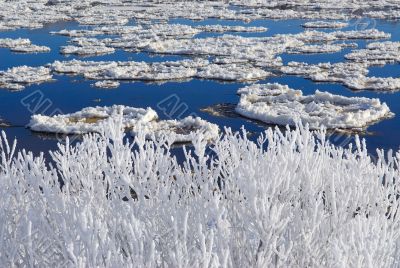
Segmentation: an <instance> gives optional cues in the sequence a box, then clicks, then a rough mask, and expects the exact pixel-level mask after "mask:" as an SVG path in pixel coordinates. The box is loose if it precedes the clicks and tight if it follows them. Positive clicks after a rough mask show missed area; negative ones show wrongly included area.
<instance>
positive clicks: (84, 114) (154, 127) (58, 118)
mask: <svg viewBox="0 0 400 268" xmlns="http://www.w3.org/2000/svg"><path fill="white" fill-rule="evenodd" d="M120 114H122V120H123V121H122V124H123V127H124V128H125V129H127V130H129V131H130V132H131V133H132V135H136V134H137V133H138V132H140V133H145V135H146V136H147V137H148V138H152V137H154V138H156V139H158V138H160V137H161V136H163V135H165V136H167V137H168V139H170V140H173V141H174V142H190V141H192V140H193V138H195V137H196V135H198V134H199V133H201V134H202V135H204V137H206V138H207V140H214V139H216V138H218V135H219V128H218V126H217V125H215V124H212V123H209V122H207V121H205V120H202V119H200V118H194V117H186V118H184V119H182V120H158V115H157V113H156V112H155V111H154V110H153V109H151V108H147V109H142V108H133V107H128V106H123V105H114V106H111V107H87V108H84V109H82V110H81V111H79V112H76V113H71V114H60V115H54V116H45V115H33V116H32V117H31V121H30V123H29V125H28V127H29V128H30V129H31V130H32V131H36V132H48V133H57V134H85V133H90V132H102V131H103V128H104V124H106V123H107V122H109V120H114V119H115V118H116V117H118V116H119V115H120Z"/></svg>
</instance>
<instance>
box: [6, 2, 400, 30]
mask: <svg viewBox="0 0 400 268" xmlns="http://www.w3.org/2000/svg"><path fill="white" fill-rule="evenodd" d="M1 4H2V8H1V10H0V30H11V29H18V28H41V27H43V26H44V25H45V24H48V23H53V22H57V21H65V20H73V21H77V22H78V23H80V24H82V25H95V26H99V25H102V26H106V27H108V26H112V27H114V26H115V25H117V26H122V25H125V24H127V23H128V22H129V21H130V20H135V21H136V22H137V23H138V24H142V25H145V24H149V22H153V21H157V22H158V23H160V24H166V22H167V21H168V20H170V19H173V18H183V19H192V20H205V19H226V20H242V21H245V22H249V21H252V20H261V19H314V20H325V22H313V24H310V25H309V26H310V27H317V26H320V27H321V25H322V26H329V27H333V25H335V26H338V25H339V23H338V22H331V23H329V24H328V23H327V22H326V20H349V19H352V18H365V17H370V18H380V19H399V18H400V3H399V2H398V1H391V0H382V1H374V0H365V1H362V0H354V1H350V2H348V1H333V2H332V1H327V0H324V1H315V2H312V1H306V2H305V1H304V0H294V1H289V0H284V1H274V2H269V1H247V0H240V1H229V3H228V2H225V1H202V2H198V1H184V2H176V1H159V2H155V1H152V2H149V1H133V2H132V1H120V0H110V1H96V2H93V1H78V0H71V1H54V0H53V1H47V0H38V1H28V0H18V1H2V3H1ZM233 5H234V8H232V7H233ZM282 7H285V8H282ZM288 7H290V8H288Z"/></svg>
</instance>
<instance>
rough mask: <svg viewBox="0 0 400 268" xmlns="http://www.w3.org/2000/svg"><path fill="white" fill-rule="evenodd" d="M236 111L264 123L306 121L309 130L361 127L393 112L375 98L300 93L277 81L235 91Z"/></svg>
mask: <svg viewBox="0 0 400 268" xmlns="http://www.w3.org/2000/svg"><path fill="white" fill-rule="evenodd" d="M238 93H239V94H241V97H240V102H239V104H238V105H237V107H236V109H235V110H236V112H237V113H238V114H240V115H242V116H245V117H248V118H251V119H256V120H259V121H262V122H265V123H268V124H278V125H291V126H293V125H295V124H296V121H301V122H302V123H303V124H309V126H310V128H312V129H319V128H321V127H322V126H325V127H326V128H328V129H363V128H366V127H367V126H368V125H370V124H372V123H374V122H376V121H378V120H382V119H384V118H387V117H390V116H392V115H393V114H392V113H391V112H390V110H389V108H388V107H387V105H386V104H385V103H381V102H380V101H379V99H368V98H348V97H343V96H339V95H333V94H330V93H327V92H320V91H318V90H317V91H316V92H315V94H314V95H309V96H303V94H302V92H301V91H300V90H294V89H291V88H289V87H288V86H285V85H280V84H263V85H260V84H256V85H252V86H249V87H246V88H243V89H240V90H239V91H238Z"/></svg>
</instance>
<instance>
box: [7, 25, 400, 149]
mask: <svg viewBox="0 0 400 268" xmlns="http://www.w3.org/2000/svg"><path fill="white" fill-rule="evenodd" d="M171 22H173V23H181V24H188V25H206V24H223V25H245V26H264V27H267V28H268V29H269V30H268V31H267V32H265V33H242V34H241V35H244V36H255V37H259V36H272V35H274V34H279V33H298V32H301V31H303V30H304V29H303V28H302V27H301V24H302V23H304V22H305V21H302V20H287V21H274V20H261V21H260V20H258V21H253V22H251V23H244V22H241V21H225V20H206V21H195V22H194V21H190V20H185V19H174V20H172V21H171ZM132 24H133V23H132ZM352 27H353V28H352ZM77 28H80V26H78V25H77V24H76V23H73V22H62V23H56V24H51V25H47V26H46V27H45V28H43V29H37V30H17V31H10V32H0V38H6V37H10V38H17V37H21V38H29V39H30V40H31V41H32V43H34V44H37V45H46V46H49V47H50V48H51V49H52V51H51V52H50V53H39V54H18V53H11V52H10V50H9V49H0V70H4V69H7V68H9V67H13V66H20V65H29V66H41V65H45V64H47V63H51V62H53V61H55V60H70V59H74V58H77V59H82V58H80V57H77V56H63V55H61V54H59V48H60V46H62V45H65V44H66V43H67V42H68V40H69V38H68V37H64V36H58V35H51V34H49V32H50V31H59V30H62V29H77ZM376 28H377V29H379V30H383V31H385V32H389V33H391V34H392V40H394V41H399V40H400V34H399V33H400V22H386V21H377V24H376ZM353 29H354V26H350V27H349V28H348V29H344V30H353ZM326 31H331V30H326ZM232 34H238V33H232ZM216 35H219V34H216V33H202V34H199V35H198V36H196V38H200V37H207V36H216ZM354 42H357V43H358V45H359V47H360V48H363V47H365V45H366V44H367V43H368V41H354ZM350 51H351V49H345V50H343V51H342V52H340V53H332V54H312V55H310V54H306V55H304V54H303V55H290V54H284V55H281V57H282V59H283V61H284V62H285V63H287V62H289V61H304V62H308V63H319V62H328V61H329V62H340V61H343V60H344V55H345V54H346V53H348V52H350ZM184 58H186V57H184V56H163V55H154V54H147V53H131V52H125V51H123V50H117V51H116V53H114V54H110V55H104V56H95V57H85V58H83V59H84V60H94V61H101V60H121V61H126V60H134V61H167V60H180V59H184ZM370 75H371V76H381V77H388V76H393V77H400V65H399V64H394V65H387V66H384V67H372V68H370ZM54 78H55V79H56V81H54V82H49V83H43V84H40V85H31V86H28V87H27V88H26V89H25V90H22V91H17V92H13V91H8V90H4V89H0V104H1V105H0V117H1V118H3V119H5V120H6V121H7V122H9V123H10V124H11V127H8V128H4V130H5V131H6V133H7V135H8V136H9V137H10V138H14V137H15V138H17V139H18V144H19V145H18V147H19V148H26V149H29V150H32V151H33V152H35V153H39V152H40V151H48V150H49V149H55V148H56V143H57V140H56V139H55V138H54V137H53V136H51V135H50V136H47V135H39V134H36V133H32V132H31V131H30V130H29V129H27V128H26V127H25V126H26V124H27V123H28V122H29V119H30V116H31V114H32V113H31V111H29V109H27V107H26V105H24V104H23V103H22V102H21V100H24V98H25V99H26V97H27V96H30V94H32V93H35V92H36V91H38V90H39V91H40V92H42V96H41V98H42V101H44V103H45V104H46V105H43V107H39V108H38V109H36V112H37V113H43V114H52V113H54V112H55V111H58V112H62V113H69V112H75V111H77V110H80V109H82V108H84V107H87V106H96V105H100V106H105V105H112V104H124V105H129V106H134V107H148V106H150V107H152V108H153V109H155V110H156V111H157V112H158V113H159V115H160V117H161V118H168V117H170V116H172V117H174V118H177V117H182V116H187V115H190V114H195V115H198V116H200V117H202V118H204V119H206V120H208V121H210V122H213V123H216V124H218V125H220V126H228V127H231V128H233V129H234V130H239V129H240V128H241V126H243V125H244V126H245V127H246V129H247V130H248V131H249V132H252V133H255V134H257V133H260V132H262V131H263V130H264V129H265V127H266V126H265V125H262V124H259V123H256V122H253V121H251V120H247V119H245V118H241V117H216V116H212V115H210V114H208V113H204V112H202V111H201V109H202V108H205V107H207V106H211V105H215V104H219V103H230V104H236V103H237V102H238V100H239V97H238V96H237V95H236V91H237V89H238V88H240V87H242V86H244V85H245V84H243V83H220V82H216V81H204V80H190V81H186V82H168V83H164V84H154V83H153V84H152V83H142V82H123V83H121V86H120V87H119V88H118V89H113V90H104V89H98V88H94V87H92V86H91V83H93V81H88V80H85V79H83V78H82V77H77V76H66V75H60V76H55V77H54ZM264 82H279V83H284V84H287V85H289V86H290V87H292V88H296V89H301V90H303V92H304V94H312V93H314V91H315V90H316V89H320V90H323V91H329V92H331V93H334V94H341V95H345V96H365V97H373V98H379V99H381V100H382V101H384V102H386V103H387V104H388V105H389V107H390V108H391V110H392V111H393V112H394V113H396V114H398V115H399V116H400V92H399V93H379V92H372V91H357V92H354V91H351V90H349V89H347V88H346V87H344V86H342V85H339V84H331V83H314V82H312V81H310V80H307V79H304V78H301V77H296V76H281V77H273V78H268V79H266V80H264V81H260V83H264ZM165 99H168V100H169V101H170V102H172V103H175V104H176V105H177V107H179V108H178V110H177V111H175V112H174V113H171V111H170V110H169V111H168V110H167V113H165V112H163V110H162V107H161V106H160V105H158V104H159V103H162V101H163V100H165ZM399 116H396V117H394V118H392V119H388V120H384V121H382V122H379V123H377V124H375V125H373V126H371V127H370V128H369V129H368V133H364V134H361V136H362V137H364V138H366V140H367V145H368V148H369V149H370V150H375V149H376V148H383V149H389V148H391V149H394V150H397V149H398V148H399V145H400V139H399V138H398V137H399V136H400V121H399V118H400V117H399ZM346 138H347V137H342V136H337V135H334V136H333V137H332V141H333V142H335V143H337V144H342V143H343V140H346Z"/></svg>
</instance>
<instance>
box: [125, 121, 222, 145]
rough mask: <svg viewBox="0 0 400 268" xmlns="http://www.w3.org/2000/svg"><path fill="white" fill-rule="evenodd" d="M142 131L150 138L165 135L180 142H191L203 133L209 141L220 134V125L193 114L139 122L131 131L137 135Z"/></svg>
mask: <svg viewBox="0 0 400 268" xmlns="http://www.w3.org/2000/svg"><path fill="white" fill-rule="evenodd" d="M141 131H143V132H144V133H146V135H147V136H148V137H149V138H151V137H152V136H153V135H154V137H155V138H156V139H157V138H159V137H161V136H162V135H165V136H167V137H168V138H170V139H172V140H174V142H178V143H186V142H191V141H192V140H193V139H194V138H195V137H196V135H199V133H202V135H204V138H205V139H206V140H208V141H210V140H215V139H217V138H218V135H219V127H218V125H215V124H212V123H209V122H207V121H205V120H203V119H201V118H199V117H196V118H195V117H191V116H189V117H186V118H184V119H182V120H161V121H152V122H149V123H147V124H138V125H136V126H134V127H133V130H132V132H131V133H132V135H136V134H137V133H138V132H141ZM143 132H142V133H143Z"/></svg>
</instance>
